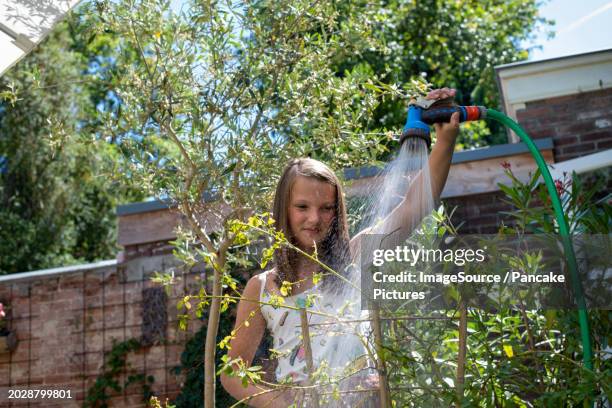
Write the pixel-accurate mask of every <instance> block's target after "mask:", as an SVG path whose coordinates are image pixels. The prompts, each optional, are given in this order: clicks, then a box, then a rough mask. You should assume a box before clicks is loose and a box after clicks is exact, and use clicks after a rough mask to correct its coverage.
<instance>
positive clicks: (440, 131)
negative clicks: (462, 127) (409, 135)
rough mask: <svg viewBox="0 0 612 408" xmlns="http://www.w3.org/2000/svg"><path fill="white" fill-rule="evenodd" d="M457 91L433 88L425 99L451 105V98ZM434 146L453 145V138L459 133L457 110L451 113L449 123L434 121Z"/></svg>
mask: <svg viewBox="0 0 612 408" xmlns="http://www.w3.org/2000/svg"><path fill="white" fill-rule="evenodd" d="M456 93H457V91H456V90H454V89H452V88H441V89H434V90H433V91H431V92H429V93H428V94H427V99H434V100H437V101H440V105H441V106H444V105H453V98H454V97H455V94H456ZM434 129H435V130H436V139H437V142H436V146H437V145H438V144H442V145H443V146H444V147H454V145H455V140H457V135H458V134H459V112H455V113H453V115H452V116H451V119H450V122H449V123H435V124H434Z"/></svg>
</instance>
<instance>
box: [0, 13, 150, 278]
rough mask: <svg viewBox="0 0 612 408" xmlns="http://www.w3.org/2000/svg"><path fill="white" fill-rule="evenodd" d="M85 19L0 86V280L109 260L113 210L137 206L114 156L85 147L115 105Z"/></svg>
mask: <svg viewBox="0 0 612 408" xmlns="http://www.w3.org/2000/svg"><path fill="white" fill-rule="evenodd" d="M88 13H89V8H88V6H85V7H82V8H80V9H79V11H78V12H76V13H73V14H70V15H69V16H68V18H67V19H66V21H65V22H63V23H61V24H59V25H58V26H57V27H56V28H55V29H54V30H53V32H52V33H51V35H50V36H49V38H47V39H46V40H45V41H44V42H43V44H41V45H40V46H39V47H38V48H37V49H36V50H35V51H34V52H32V53H31V54H29V55H28V56H26V57H25V58H24V59H23V60H22V61H20V62H19V63H18V64H17V65H16V66H15V67H14V68H13V69H11V70H10V71H9V72H8V73H7V74H5V75H4V76H3V77H2V79H1V80H0V91H2V93H0V202H2V206H1V209H0V273H14V272H22V271H28V270H33V269H40V268H47V267H55V266H62V265H68V264H74V263H78V262H88V261H94V260H100V259H108V258H114V257H115V254H116V252H117V250H118V247H117V245H116V225H115V224H116V217H115V208H116V206H117V204H119V203H123V202H126V201H127V202H129V201H134V200H142V199H143V198H144V196H143V195H142V193H140V192H139V191H140V189H138V188H134V187H132V186H131V185H130V183H129V178H125V179H122V180H121V181H120V182H119V181H118V178H117V177H116V176H117V175H118V174H119V173H120V169H119V168H118V167H117V166H118V164H119V163H120V161H119V160H118V155H119V154H120V150H119V146H118V145H117V144H116V143H114V141H113V140H104V143H100V144H98V145H96V146H95V147H94V146H93V145H92V143H93V142H94V141H95V140H96V139H97V138H99V137H101V136H100V130H99V129H100V127H101V126H103V125H104V123H105V118H106V117H107V116H109V115H113V114H116V112H117V110H118V109H119V104H118V102H119V100H118V99H117V98H116V96H115V95H114V94H113V93H112V90H110V89H109V88H108V81H107V79H108V78H107V75H108V72H109V70H111V69H112V61H113V60H114V58H113V53H114V51H115V50H114V48H113V41H114V40H113V38H112V36H110V35H109V34H108V33H105V32H104V27H103V26H101V27H97V28H96V29H97V31H93V30H92V29H91V26H90V24H89V22H90V20H89V18H88V15H89V14H88ZM92 32H95V35H91V34H92Z"/></svg>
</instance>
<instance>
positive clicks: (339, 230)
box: [272, 158, 350, 289]
mask: <svg viewBox="0 0 612 408" xmlns="http://www.w3.org/2000/svg"><path fill="white" fill-rule="evenodd" d="M298 176H302V177H311V178H314V179H316V180H319V181H322V182H325V183H329V184H331V185H332V186H334V187H336V204H335V217H334V220H333V221H332V224H331V226H330V229H329V231H328V233H327V236H326V237H325V238H324V240H323V242H322V243H321V246H320V248H318V254H319V260H320V261H321V262H323V263H324V264H326V265H327V266H329V267H330V268H332V269H333V270H335V271H336V272H338V273H340V274H344V273H345V269H346V267H347V265H348V260H349V257H350V254H349V234H348V222H347V216H346V204H345V201H344V194H343V192H342V185H341V184H340V180H339V179H338V177H337V176H336V175H335V174H334V172H333V171H332V170H331V169H330V168H329V167H327V166H326V165H325V164H324V163H321V162H320V161H318V160H314V159H310V158H301V159H294V160H292V161H291V162H290V163H289V164H288V165H287V167H285V170H284V171H283V174H282V175H281V178H280V180H279V182H278V185H277V187H276V193H275V195H274V205H273V208H272V213H273V216H274V219H275V220H276V229H277V230H278V231H281V232H282V233H283V234H285V236H286V237H287V240H288V241H289V242H291V243H292V244H293V245H296V242H295V240H294V237H293V236H292V234H291V228H290V226H289V215H288V213H289V203H290V200H291V189H292V188H293V184H294V183H295V180H296V178H297V177H298ZM298 256H300V255H299V253H298V252H296V251H295V250H293V249H290V248H286V247H283V248H280V249H279V250H278V251H276V252H275V254H274V260H275V264H276V272H277V282H276V283H277V285H279V286H280V285H281V284H282V282H283V281H289V282H292V283H293V282H296V281H297V271H296V265H297V257H298ZM338 281H340V279H339V278H338V277H337V276H336V275H332V274H330V275H327V274H325V275H324V278H323V283H322V287H323V288H327V289H329V288H338V287H339V286H338Z"/></svg>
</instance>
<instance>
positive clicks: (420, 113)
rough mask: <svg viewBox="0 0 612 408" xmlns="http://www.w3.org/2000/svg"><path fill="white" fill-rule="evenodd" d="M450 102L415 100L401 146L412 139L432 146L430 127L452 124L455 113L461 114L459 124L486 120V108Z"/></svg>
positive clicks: (409, 106)
mask: <svg viewBox="0 0 612 408" xmlns="http://www.w3.org/2000/svg"><path fill="white" fill-rule="evenodd" d="M448 102H449V101H448V100H446V99H444V100H432V99H425V98H423V97H421V98H418V99H413V100H411V101H410V104H409V105H408V118H407V119H406V125H405V126H404V130H403V131H402V135H401V136H400V139H399V140H400V145H401V144H402V143H404V140H406V139H407V138H410V137H416V138H420V139H423V140H425V142H426V143H427V147H430V146H431V136H430V131H429V125H433V124H434V123H444V122H450V118H451V116H452V115H453V113H455V112H459V122H467V121H472V120H480V119H484V118H485V116H486V112H487V108H485V107H484V106H457V105H448Z"/></svg>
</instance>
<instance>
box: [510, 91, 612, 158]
mask: <svg viewBox="0 0 612 408" xmlns="http://www.w3.org/2000/svg"><path fill="white" fill-rule="evenodd" d="M517 119H518V122H519V123H520V124H521V126H523V128H524V129H525V130H526V131H527V134H529V136H531V137H532V138H534V139H537V138H545V137H552V138H553V141H554V146H555V151H554V154H555V162H560V161H565V160H570V159H574V158H576V157H580V156H584V155H587V154H591V153H595V152H598V151H601V150H605V149H610V148H612V89H603V90H599V91H593V92H583V93H578V94H574V95H568V96H561V97H557V98H550V99H543V100H539V101H533V102H528V103H527V104H526V107H525V109H521V110H519V111H517Z"/></svg>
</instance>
